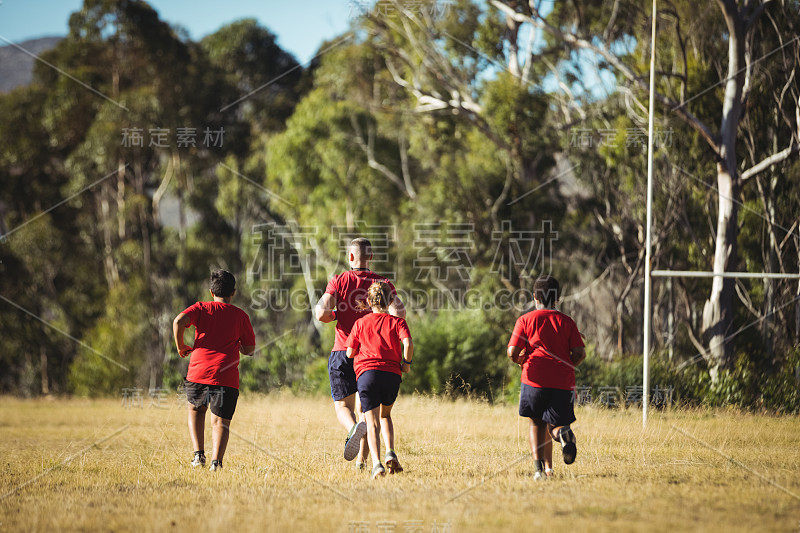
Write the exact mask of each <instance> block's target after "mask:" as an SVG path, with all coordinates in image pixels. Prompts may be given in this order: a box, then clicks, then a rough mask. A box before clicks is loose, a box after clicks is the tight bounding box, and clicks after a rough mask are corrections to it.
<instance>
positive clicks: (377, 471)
mask: <svg viewBox="0 0 800 533" xmlns="http://www.w3.org/2000/svg"><path fill="white" fill-rule="evenodd" d="M385 475H386V469H385V468H384V467H383V465H382V464H380V463H378V464H376V465H375V466H374V467H373V469H372V479H375V478H376V477H378V476H380V477H383V476H385Z"/></svg>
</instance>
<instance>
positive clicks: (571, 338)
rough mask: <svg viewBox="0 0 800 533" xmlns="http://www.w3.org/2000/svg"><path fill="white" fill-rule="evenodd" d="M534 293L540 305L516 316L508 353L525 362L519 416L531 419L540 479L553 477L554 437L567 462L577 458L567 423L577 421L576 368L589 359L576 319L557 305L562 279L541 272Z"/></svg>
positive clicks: (530, 434) (531, 431) (517, 361)
mask: <svg viewBox="0 0 800 533" xmlns="http://www.w3.org/2000/svg"><path fill="white" fill-rule="evenodd" d="M533 293H534V295H533V299H534V303H535V305H536V308H535V309H534V310H533V311H531V312H529V313H526V314H524V315H522V316H521V317H519V319H517V323H516V325H515V326H514V332H513V333H512V334H511V340H510V341H509V342H508V357H509V359H511V360H512V361H513V362H514V363H517V364H518V365H520V366H522V390H521V391H520V398H519V416H524V417H527V418H530V419H531V422H530V430H529V439H530V446H531V454H532V455H533V459H534V468H535V472H534V475H533V477H534V479H535V480H537V481H538V480H542V479H549V478H551V477H552V476H553V443H552V440H551V437H552V438H553V439H554V440H556V441H558V442H559V443H560V444H561V451H562V454H563V456H564V463H565V464H572V463H573V462H574V461H575V456H576V454H577V447H576V442H575V434H574V433H573V432H572V429H570V427H569V425H570V424H572V423H573V422H575V411H574V409H573V402H574V398H575V396H574V393H575V367H576V366H577V365H579V364H580V363H581V362H582V361H583V360H584V359H585V358H586V350H585V349H584V344H583V339H581V334H580V332H579V331H578V327H577V326H576V325H575V322H574V321H573V320H572V318H570V317H569V316H567V315H565V314H564V313H561V312H559V311H557V310H556V308H555V304H556V302H557V301H558V297H559V286H558V281H557V280H556V279H555V278H554V277H552V276H541V277H540V278H538V279H537V280H536V282H535V283H534V285H533ZM543 467H544V472H543V471H542V468H543Z"/></svg>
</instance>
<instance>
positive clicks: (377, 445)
mask: <svg viewBox="0 0 800 533" xmlns="http://www.w3.org/2000/svg"><path fill="white" fill-rule="evenodd" d="M379 409H380V407H376V408H375V409H372V410H370V411H367V412H366V413H364V417H365V418H366V422H367V442H369V453H370V455H371V456H372V466H375V465H377V464H378V463H380V462H381V441H380V438H379V436H378V425H379V422H378V412H379Z"/></svg>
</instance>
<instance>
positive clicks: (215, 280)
mask: <svg viewBox="0 0 800 533" xmlns="http://www.w3.org/2000/svg"><path fill="white" fill-rule="evenodd" d="M235 290H236V278H234V277H233V274H231V273H230V272H228V271H227V270H215V271H213V272H212V273H211V292H213V293H214V296H217V297H219V298H228V297H230V296H233V291H235Z"/></svg>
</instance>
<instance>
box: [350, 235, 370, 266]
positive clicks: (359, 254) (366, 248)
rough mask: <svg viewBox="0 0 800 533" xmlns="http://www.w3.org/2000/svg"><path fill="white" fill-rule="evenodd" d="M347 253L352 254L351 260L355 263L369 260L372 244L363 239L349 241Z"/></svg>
mask: <svg viewBox="0 0 800 533" xmlns="http://www.w3.org/2000/svg"><path fill="white" fill-rule="evenodd" d="M349 251H350V253H351V254H353V258H354V259H355V260H356V261H359V260H361V259H369V258H370V257H372V243H370V242H369V239H365V238H364V237H359V238H358V239H353V240H352V241H350V248H349Z"/></svg>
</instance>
